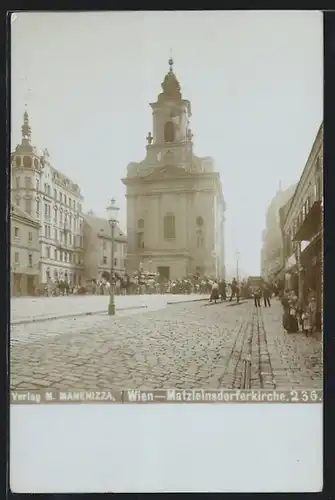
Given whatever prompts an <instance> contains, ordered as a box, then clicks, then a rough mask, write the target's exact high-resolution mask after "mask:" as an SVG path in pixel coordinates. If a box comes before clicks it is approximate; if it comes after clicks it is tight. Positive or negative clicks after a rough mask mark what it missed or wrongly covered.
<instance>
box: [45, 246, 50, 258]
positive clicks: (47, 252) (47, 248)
mask: <svg viewBox="0 0 335 500" xmlns="http://www.w3.org/2000/svg"><path fill="white" fill-rule="evenodd" d="M45 251H46V258H47V259H50V247H46V249H45Z"/></svg>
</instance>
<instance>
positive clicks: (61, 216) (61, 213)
mask: <svg viewBox="0 0 335 500" xmlns="http://www.w3.org/2000/svg"><path fill="white" fill-rule="evenodd" d="M59 221H60V222H63V212H60V213H59Z"/></svg>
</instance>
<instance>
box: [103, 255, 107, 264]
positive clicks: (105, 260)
mask: <svg viewBox="0 0 335 500" xmlns="http://www.w3.org/2000/svg"><path fill="white" fill-rule="evenodd" d="M102 263H103V264H104V265H106V264H107V257H106V255H104V256H103V258H102Z"/></svg>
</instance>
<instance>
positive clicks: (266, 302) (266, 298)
mask: <svg viewBox="0 0 335 500" xmlns="http://www.w3.org/2000/svg"><path fill="white" fill-rule="evenodd" d="M262 292H263V300H264V307H267V306H269V307H271V302H270V298H271V288H270V287H269V285H268V284H267V283H264V284H263V287H262Z"/></svg>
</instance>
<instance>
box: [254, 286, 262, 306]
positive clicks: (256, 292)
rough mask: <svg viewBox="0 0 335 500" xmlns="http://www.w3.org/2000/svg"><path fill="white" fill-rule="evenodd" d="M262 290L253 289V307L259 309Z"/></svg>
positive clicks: (258, 288)
mask: <svg viewBox="0 0 335 500" xmlns="http://www.w3.org/2000/svg"><path fill="white" fill-rule="evenodd" d="M261 295H262V290H261V288H260V287H257V288H255V289H254V304H255V307H261Z"/></svg>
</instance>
